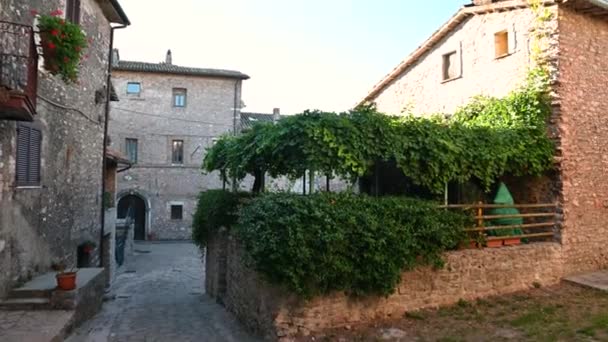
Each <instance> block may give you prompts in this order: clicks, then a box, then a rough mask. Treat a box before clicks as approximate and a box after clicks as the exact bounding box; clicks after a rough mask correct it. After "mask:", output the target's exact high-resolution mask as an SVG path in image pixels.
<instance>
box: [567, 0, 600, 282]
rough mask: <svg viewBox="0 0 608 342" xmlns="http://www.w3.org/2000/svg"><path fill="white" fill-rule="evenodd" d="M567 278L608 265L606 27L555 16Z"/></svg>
mask: <svg viewBox="0 0 608 342" xmlns="http://www.w3.org/2000/svg"><path fill="white" fill-rule="evenodd" d="M559 32H560V36H559V42H560V58H559V71H560V83H559V86H558V89H557V91H558V94H559V97H560V102H561V117H560V122H559V129H560V136H561V145H562V146H561V148H562V163H561V172H562V180H563V206H564V222H563V229H562V243H563V248H564V260H565V266H566V267H565V270H566V273H577V272H585V271H588V270H595V269H601V268H605V267H607V266H608V249H606V245H607V244H608V230H607V228H606V222H608V182H607V181H606V175H608V125H606V117H607V115H608V87H606V80H608V46H607V43H606V42H608V22H606V21H605V20H601V19H598V18H593V17H591V16H587V15H582V14H577V13H575V12H573V11H572V10H570V9H568V8H560V11H559Z"/></svg>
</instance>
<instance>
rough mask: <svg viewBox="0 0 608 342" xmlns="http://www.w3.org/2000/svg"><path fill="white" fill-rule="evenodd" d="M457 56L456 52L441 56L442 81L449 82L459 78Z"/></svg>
mask: <svg viewBox="0 0 608 342" xmlns="http://www.w3.org/2000/svg"><path fill="white" fill-rule="evenodd" d="M458 70H459V61H458V54H457V53H456V51H452V52H450V53H446V54H445V55H443V80H444V81H447V80H451V79H454V78H456V77H458V76H460V74H459V72H458Z"/></svg>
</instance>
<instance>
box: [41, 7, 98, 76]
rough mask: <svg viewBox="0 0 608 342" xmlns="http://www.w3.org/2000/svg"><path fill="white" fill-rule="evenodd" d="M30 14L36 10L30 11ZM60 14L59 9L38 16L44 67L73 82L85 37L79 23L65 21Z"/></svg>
mask: <svg viewBox="0 0 608 342" xmlns="http://www.w3.org/2000/svg"><path fill="white" fill-rule="evenodd" d="M32 14H37V12H35V11H32ZM62 14H63V12H62V11H61V10H55V11H53V12H51V13H50V14H48V15H47V14H40V15H39V16H38V30H39V31H40V40H41V44H42V53H43V56H44V68H45V69H46V70H48V71H49V72H50V73H51V74H53V75H60V76H61V78H62V79H63V80H64V81H65V82H66V83H73V82H76V81H77V80H78V67H79V66H80V62H81V61H82V60H83V53H84V49H86V47H87V37H86V35H85V33H84V32H83V31H82V29H81V28H80V26H79V25H77V24H74V23H72V22H69V21H66V20H65V19H63V18H62V17H61V15H62Z"/></svg>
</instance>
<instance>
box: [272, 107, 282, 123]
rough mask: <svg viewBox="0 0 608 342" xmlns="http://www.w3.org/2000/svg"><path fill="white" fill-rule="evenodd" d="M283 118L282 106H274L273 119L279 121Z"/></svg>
mask: <svg viewBox="0 0 608 342" xmlns="http://www.w3.org/2000/svg"><path fill="white" fill-rule="evenodd" d="M280 118H281V108H274V109H273V110H272V121H274V122H277V121H279V119H280Z"/></svg>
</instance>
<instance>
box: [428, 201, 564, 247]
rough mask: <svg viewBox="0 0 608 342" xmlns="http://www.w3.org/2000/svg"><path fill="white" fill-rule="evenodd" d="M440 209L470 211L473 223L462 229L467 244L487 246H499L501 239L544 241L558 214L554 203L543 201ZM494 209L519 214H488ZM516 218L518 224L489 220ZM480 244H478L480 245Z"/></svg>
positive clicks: (550, 234)
mask: <svg viewBox="0 0 608 342" xmlns="http://www.w3.org/2000/svg"><path fill="white" fill-rule="evenodd" d="M440 208H444V209H449V210H464V211H472V213H471V214H472V215H474V218H475V226H474V227H471V228H468V229H466V231H467V233H468V234H469V236H470V238H471V244H477V247H481V245H486V246H488V247H499V246H501V245H502V243H500V244H499V243H498V242H503V241H511V242H510V243H505V244H507V245H508V244H518V243H519V242H520V241H521V240H526V241H528V242H534V241H545V240H549V239H554V238H555V234H556V231H557V226H558V221H559V220H558V214H557V204H556V203H545V204H514V205H503V204H483V203H479V204H452V205H444V206H440ZM497 208H515V209H517V210H518V211H519V214H505V215H495V214H491V213H488V212H489V211H490V210H492V209H497ZM513 218H514V219H517V218H521V219H522V220H523V223H522V224H514V225H497V224H493V223H492V221H493V220H497V219H513ZM515 229H517V230H520V231H521V232H522V233H521V234H505V235H501V234H497V235H500V236H491V235H492V232H500V231H504V230H515ZM480 244H481V245H480Z"/></svg>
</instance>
